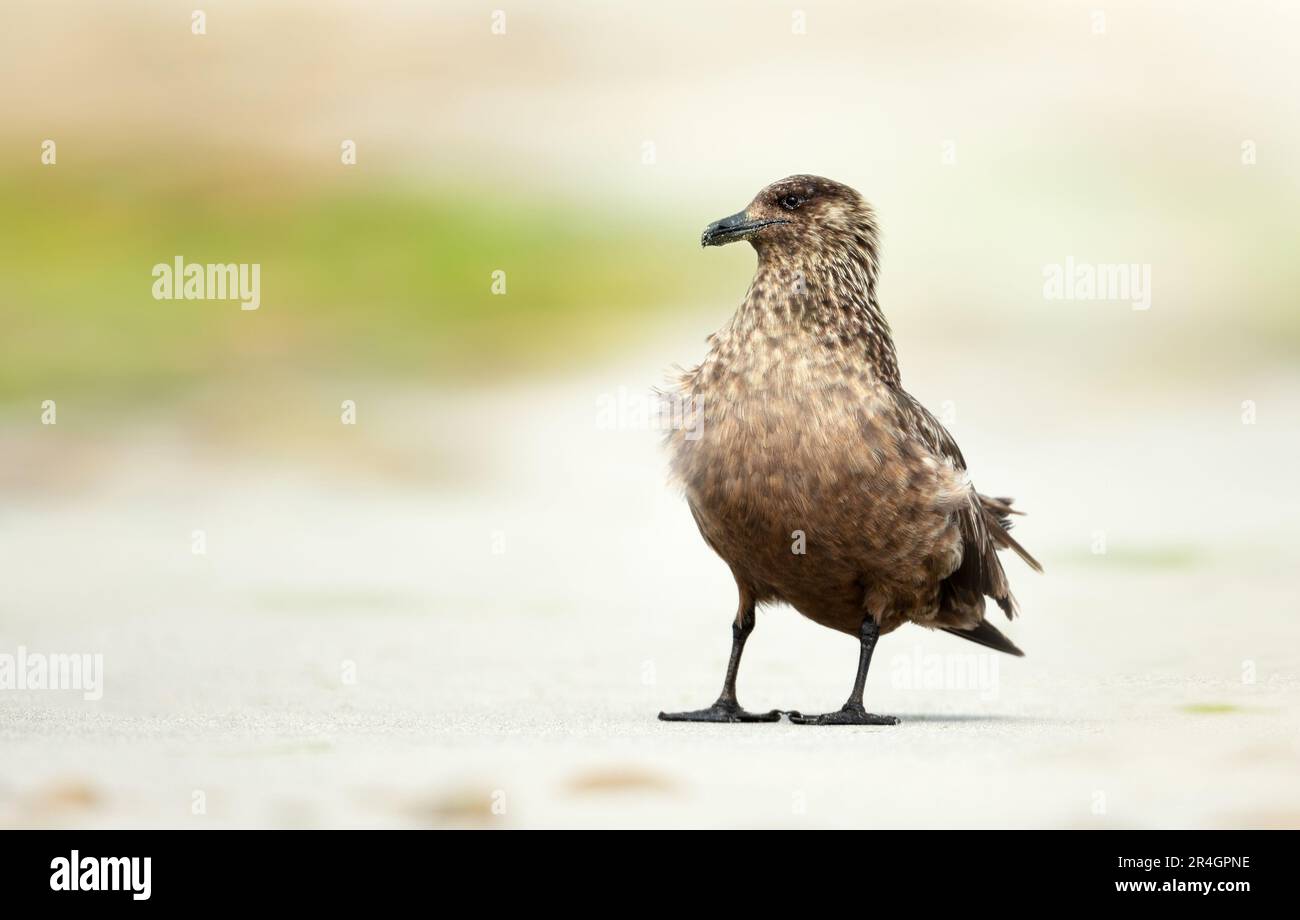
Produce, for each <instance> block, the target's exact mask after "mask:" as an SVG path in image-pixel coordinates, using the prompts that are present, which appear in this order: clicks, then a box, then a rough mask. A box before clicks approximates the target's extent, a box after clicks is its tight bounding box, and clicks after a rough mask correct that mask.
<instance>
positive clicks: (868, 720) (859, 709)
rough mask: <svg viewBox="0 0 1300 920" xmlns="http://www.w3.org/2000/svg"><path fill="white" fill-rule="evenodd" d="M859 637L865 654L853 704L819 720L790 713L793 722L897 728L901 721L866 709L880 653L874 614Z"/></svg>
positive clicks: (861, 654) (861, 656) (860, 659)
mask: <svg viewBox="0 0 1300 920" xmlns="http://www.w3.org/2000/svg"><path fill="white" fill-rule="evenodd" d="M858 637H859V639H860V640H861V642H862V648H861V651H859V653H858V675H857V677H856V678H854V680H853V692H852V693H850V694H849V700H848V702H847V703H845V704H844V708H842V709H840V710H838V711H836V712H827V713H823V714H822V715H819V716H806V715H803V714H802V713H799V712H792V713H790V721H791V722H794V723H796V724H798V725H897V724H898V720H897V719H896V718H894V717H893V716H878V715H876V714H875V713H871V712H867V710H866V708H865V707H864V706H863V705H862V691H863V690H864V689H865V688H866V686H867V671H868V669H870V667H871V653H872V652H873V651H875V649H876V640H877V639H879V638H880V627H879V626H877V625H876V621H875V620H874V619H873V618H872V616H871V614H867V615H866V616H865V617H864V618H863V619H862V627H861V629H860V630H859V631H858Z"/></svg>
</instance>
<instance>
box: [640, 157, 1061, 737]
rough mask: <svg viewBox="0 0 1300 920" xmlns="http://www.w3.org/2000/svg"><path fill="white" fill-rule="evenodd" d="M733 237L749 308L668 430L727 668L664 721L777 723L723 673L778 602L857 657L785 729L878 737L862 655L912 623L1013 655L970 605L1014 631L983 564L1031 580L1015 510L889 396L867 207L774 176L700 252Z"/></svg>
mask: <svg viewBox="0 0 1300 920" xmlns="http://www.w3.org/2000/svg"><path fill="white" fill-rule="evenodd" d="M737 240H748V241H749V242H750V244H751V245H752V246H753V247H754V249H755V250H757V252H758V268H757V271H756V272H755V274H754V280H753V282H752V283H751V284H750V286H749V293H748V294H747V295H746V296H745V300H744V302H743V303H742V304H741V305H740V308H739V309H738V310H737V311H736V314H735V316H733V317H732V319H731V322H730V323H729V324H728V325H727V326H726V327H725V328H723V329H722V330H720V331H719V332H717V333H716V334H714V335H713V336H711V337H710V338H709V345H710V347H709V353H708V356H707V357H706V358H705V359H704V363H703V364H701V365H699V366H698V367H696V368H694V369H693V370H691V371H689V372H687V373H685V374H683V375H682V376H681V378H680V380H679V381H678V382H677V386H676V387H675V389H674V390H673V392H672V393H670V394H668V395H669V396H670V397H671V398H673V399H675V400H678V401H680V403H681V405H684V406H688V407H690V409H691V411H692V413H694V414H695V415H694V417H695V418H696V420H697V421H696V423H695V424H693V425H691V426H689V429H688V428H687V427H686V426H678V427H677V428H675V429H674V430H673V431H671V432H670V433H669V436H668V441H669V446H670V451H671V453H672V463H673V472H674V475H675V478H676V479H677V480H678V481H679V482H680V483H681V485H682V487H683V488H684V490H685V493H686V498H687V501H688V503H689V504H690V508H691V514H692V515H694V517H695V522H696V524H697V525H699V529H700V533H701V534H702V535H703V536H704V540H705V542H706V543H708V544H709V546H710V547H712V548H713V549H714V551H715V552H717V554H718V555H719V556H721V557H722V559H723V560H724V561H725V562H726V563H727V565H728V566H730V567H731V571H732V574H733V575H734V576H735V579H736V587H737V589H738V590H739V594H740V603H739V607H738V609H737V611H736V618H735V622H734V623H733V624H732V645H731V661H730V663H729V664H728V665H727V674H726V679H725V683H724V684H723V687H722V695H721V696H720V697H719V698H718V701H717V702H716V703H714V704H713V705H712V706H710V707H709V708H708V709H701V710H695V711H692V712H676V713H662V712H661V713H660V714H659V718H661V719H664V720H667V721H687V722H771V721H776V720H777V719H778V718H780V711H779V710H773V711H771V712H768V713H751V712H747V711H746V710H744V709H742V708H741V707H740V704H739V703H738V702H737V700H736V672H737V669H738V668H739V666H740V656H741V654H742V653H743V651H744V648H745V640H746V639H747V638H748V637H749V634H750V632H751V631H752V630H753V628H754V620H755V613H754V611H755V608H756V607H757V605H759V604H762V603H765V602H778V601H783V602H785V603H787V604H789V605H790V606H792V607H794V608H795V610H797V611H799V612H800V613H802V614H803V615H804V616H806V617H808V618H809V619H810V620H813V621H814V622H817V623H820V624H821V625H823V626H828V627H830V628H831V629H837V630H839V631H840V632H844V633H848V634H850V635H853V636H857V637H858V639H859V642H860V644H861V648H860V653H859V656H858V670H857V677H856V679H855V680H854V683H853V691H852V693H851V694H850V695H849V699H848V702H847V703H845V704H844V707H843V708H842V709H840V710H838V711H836V712H831V713H827V714H825V715H819V716H804V715H801V714H800V713H798V712H791V713H790V719H791V721H793V722H798V723H800V724H818V725H892V724H895V723H896V722H897V721H898V720H897V719H895V718H893V717H892V716H878V715H874V714H872V713H869V712H867V711H866V709H865V707H864V706H863V703H862V693H863V688H864V686H865V684H866V679H867V671H868V669H869V667H870V665H871V653H872V650H873V649H874V648H875V645H876V640H877V639H878V638H879V637H880V636H882V635H885V634H886V633H890V632H892V631H894V630H895V629H897V628H898V627H899V626H901V625H903V624H904V623H916V624H918V625H920V626H926V627H930V628H937V629H943V630H945V631H947V632H950V633H952V634H953V635H957V636H961V637H962V638H964V639H969V640H971V641H972V642H977V643H979V644H980V645H984V646H987V647H989V648H992V649H996V650H998V651H1001V652H1007V653H1008V654H1011V655H1022V654H1023V653H1022V652H1021V651H1020V649H1018V648H1016V646H1015V645H1014V644H1013V643H1012V642H1011V640H1010V639H1008V638H1007V637H1006V636H1004V635H1003V634H1002V633H1001V632H999V631H998V629H997V627H996V626H994V625H993V624H992V623H990V622H989V621H988V620H986V619H984V598H985V597H991V598H993V600H994V601H996V602H997V605H998V606H999V607H1001V608H1002V610H1003V612H1004V613H1005V614H1006V615H1007V618H1008V619H1010V618H1011V617H1013V616H1014V615H1015V613H1016V605H1015V601H1014V600H1013V598H1012V596H1011V591H1010V589H1009V588H1008V586H1007V578H1006V574H1005V573H1004V572H1003V570H1002V564H1001V562H1000V561H999V559H998V556H997V551H998V550H1000V549H1011V550H1013V551H1014V552H1015V553H1016V554H1017V555H1018V556H1020V558H1021V559H1023V560H1024V561H1025V562H1027V563H1028V564H1029V565H1030V566H1031V567H1033V568H1034V569H1035V570H1037V571H1041V568H1040V566H1039V565H1038V563H1037V562H1036V561H1035V560H1034V559H1033V557H1032V556H1030V555H1029V553H1027V552H1026V551H1025V550H1024V549H1023V548H1022V547H1021V546H1020V545H1019V544H1018V543H1017V542H1016V541H1015V540H1013V539H1012V538H1011V536H1010V534H1009V533H1008V530H1009V529H1010V523H1009V519H1008V516H1009V515H1010V514H1013V513H1018V512H1013V511H1012V509H1011V500H1010V499H1007V498H988V497H987V496H984V495H981V494H979V493H978V492H976V491H975V489H974V487H973V486H972V485H971V483H970V480H969V479H968V477H967V474H966V461H965V460H964V459H963V457H962V454H961V451H960V450H959V449H958V447H957V444H956V442H955V441H954V440H953V439H952V436H951V435H950V434H948V432H947V431H945V430H944V427H943V426H942V425H941V424H939V422H938V420H936V419H935V417H934V416H933V415H931V414H930V413H929V412H928V411H927V410H926V409H925V407H924V406H922V405H921V404H920V403H918V402H917V401H916V400H915V399H914V398H913V397H912V396H911V395H910V394H909V393H908V392H907V391H906V390H904V389H903V386H902V383H901V382H900V379H899V373H898V360H897V357H896V355H895V353H894V342H893V338H892V337H891V334H890V330H889V323H887V322H886V321H885V317H884V314H883V313H882V312H881V310H880V305H879V303H878V301H877V299H876V280H877V277H878V276H879V262H878V258H877V254H878V248H879V238H878V234H877V229H876V219H875V213H874V212H873V211H872V209H871V206H870V205H868V204H867V202H866V201H865V200H863V198H862V196H861V195H859V194H858V193H857V192H856V191H854V190H853V189H851V188H849V187H847V186H845V185H841V184H840V183H838V182H832V181H830V180H829V179H822V178H819V177H817V176H791V177H790V178H788V179H782V180H781V181H780V182H776V183H773V184H772V185H770V186H768V187H767V188H765V189H763V190H762V191H761V192H759V193H758V196H757V197H756V198H755V199H754V200H753V201H752V202H751V203H750V205H749V207H747V208H745V210H743V211H741V212H740V213H738V214H733V215H732V216H731V217H726V218H723V219H722V220H719V221H716V222H714V223H712V224H710V225H709V226H708V228H707V229H705V231H704V235H703V237H702V238H701V241H700V242H701V244H702V245H704V246H722V245H726V244H727V243H734V242H736V241H737Z"/></svg>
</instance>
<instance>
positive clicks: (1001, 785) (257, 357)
mask: <svg viewBox="0 0 1300 920" xmlns="http://www.w3.org/2000/svg"><path fill="white" fill-rule="evenodd" d="M202 13H203V19H202V30H201V34H196V32H195V29H196V28H197V26H196V20H195V12H194V6H193V4H184V5H182V4H178V3H165V2H123V3H115V4H111V5H104V4H96V3H90V2H76V0H72V2H64V3H56V4H47V3H9V4H6V6H5V8H4V11H3V13H0V17H2V19H3V27H2V28H0V86H2V87H4V92H3V95H2V97H0V99H2V102H0V106H2V108H0V113H2V114H3V118H0V318H2V319H3V334H0V458H3V460H2V462H0V508H2V509H3V510H0V560H3V561H2V562H0V566H2V568H0V584H3V589H2V590H0V652H9V653H12V652H13V651H14V650H15V649H16V648H17V647H19V646H24V647H26V648H28V649H29V650H32V651H45V652H60V653H75V652H93V653H102V654H103V655H104V662H105V688H104V696H103V699H102V700H100V701H98V702H88V701H84V700H82V698H81V695H80V694H78V693H72V692H56V691H39V692H38V691H14V690H0V738H3V739H4V741H5V747H6V749H7V750H8V751H9V752H10V753H9V754H8V755H7V756H6V757H5V758H4V763H3V765H0V822H3V823H4V824H6V825H20V826H49V825H62V824H74V825H106V826H119V825H165V826H187V827H188V826H196V827H209V826H386V825H402V826H408V825H409V826H429V825H433V826H445V825H450V826H503V827H517V826H529V825H539V824H541V825H571V826H590V825H628V824H631V825H655V824H670V825H681V824H688V825H697V826H716V825H726V826H750V825H759V826H771V825H781V826H988V825H997V826H1069V827H1074V826H1079V827H1091V826H1161V827H1165V826H1275V825H1282V826H1294V825H1296V824H1300V795H1298V794H1297V792H1296V791H1295V788H1294V783H1293V782H1290V781H1288V778H1289V777H1294V775H1295V772H1296V770H1297V768H1300V732H1297V729H1296V726H1297V724H1300V722H1298V721H1297V718H1296V717H1297V715H1300V691H1298V689H1297V688H1298V681H1297V673H1298V672H1297V653H1296V648H1297V639H1300V627H1297V625H1296V620H1295V612H1296V597H1295V590H1294V581H1293V575H1292V573H1293V572H1294V571H1295V567H1296V564H1297V562H1300V559H1297V556H1300V552H1298V551H1297V549H1296V536H1297V533H1296V531H1297V525H1296V521H1297V512H1300V500H1298V499H1297V497H1296V494H1295V490H1294V489H1293V488H1291V487H1290V484H1289V482H1287V481H1285V479H1284V477H1285V476H1286V475H1289V473H1290V472H1291V464H1290V463H1289V460H1288V458H1290V457H1293V456H1295V453H1296V451H1297V449H1300V435H1298V433H1300V424H1297V423H1300V406H1297V396H1300V363H1298V362H1297V358H1298V357H1300V313H1298V311H1297V307H1298V306H1300V304H1298V303H1297V295H1296V291H1297V285H1298V283H1300V260H1297V259H1296V257H1295V256H1296V244H1297V241H1298V235H1297V221H1296V214H1297V211H1298V207H1300V155H1298V154H1300V118H1298V117H1297V115H1300V111H1298V107H1300V71H1297V68H1296V67H1295V64H1294V62H1295V60H1296V59H1297V57H1298V56H1300V3H1296V2H1276V0H1269V2H1257V3H1251V2H1247V3H1238V4H1227V5H1225V4H1211V3H1195V4H1184V3H1172V2H1169V3H1159V2H1148V3H1139V4H1124V5H1122V6H1120V5H1113V6H1111V7H1106V8H1103V7H1102V6H1101V5H1100V4H1098V3H1097V2H1096V0H1089V2H1087V3H1069V2H1063V3H1055V4H1051V5H1049V6H1044V5H1042V4H1033V3H1028V2H1025V3H1010V2H998V3H993V2H989V3H962V4H954V3H927V2H921V3H917V2H873V3H870V4H856V3H847V2H816V0H800V2H799V3H798V4H797V6H792V5H791V4H782V3H768V2H718V3H707V4H699V3H675V2H668V3H658V4H654V5H653V6H641V5H632V4H605V3H596V2H552V0H548V2H534V3H528V4H521V5H519V6H517V7H509V6H506V7H505V8H504V9H502V8H501V4H500V3H499V2H498V3H489V4H478V3H461V2H440V3H437V4H426V3H415V2H385V3H360V2H355V3H348V2H324V3H319V2H318V3H310V4H309V3H280V4H259V3H252V2H247V3H245V2H227V0H216V2H208V3H206V4H205V5H204V6H203V8H202ZM47 141H53V142H54V145H55V146H54V148H53V150H54V151H55V155H54V162H52V163H51V162H48V159H49V157H48V156H43V154H44V153H45V151H46V150H47V149H48V148H47V146H46V142H47ZM347 142H352V143H353V144H354V145H355V162H354V163H349V162H344V157H343V155H342V152H343V148H344V145H345V144H346V143H347ZM799 172H811V173H817V174H822V175H826V176H829V177H832V178H835V179H837V180H840V181H843V182H845V183H847V184H849V185H852V186H854V187H855V188H857V189H859V190H860V191H861V192H862V193H863V194H864V195H865V196H866V197H867V198H868V199H869V200H870V201H872V202H873V204H874V205H875V206H876V208H877V211H878V213H879V217H880V222H881V225H882V228H883V234H884V240H885V244H884V253H883V276H882V297H883V305H884V308H885V311H886V313H887V315H888V316H889V318H890V320H891V323H892V324H893V328H894V332H895V337H896V341H897V345H898V349H899V353H900V358H901V362H902V367H903V376H904V383H905V384H906V385H907V386H908V388H909V389H910V390H911V391H912V392H913V393H914V394H916V395H917V396H918V397H919V398H920V399H921V400H922V401H923V402H925V403H926V404H927V405H929V406H930V407H931V409H933V410H934V411H935V412H936V414H939V415H940V416H941V417H943V418H944V419H945V420H946V421H947V423H948V427H949V428H950V429H951V430H952V431H953V433H954V435H955V436H956V437H957V439H958V440H959V441H960V443H961V444H962V447H963V450H964V452H965V454H966V456H967V459H968V461H969V463H970V466H971V469H972V473H973V477H974V481H975V482H976V484H977V485H978V486H979V487H980V489H981V490H982V491H984V492H986V493H991V494H1009V495H1014V496H1015V497H1016V498H1017V500H1018V504H1019V505H1020V506H1022V507H1024V508H1025V509H1026V510H1027V511H1028V512H1029V517H1027V518H1026V519H1025V520H1024V522H1023V523H1021V524H1020V525H1018V526H1019V529H1018V534H1019V537H1020V539H1021V541H1022V542H1023V543H1025V544H1026V545H1027V546H1028V547H1029V548H1030V549H1031V550H1032V551H1034V552H1035V554H1036V555H1037V556H1038V557H1039V558H1040V559H1041V560H1042V561H1043V562H1044V564H1045V566H1046V568H1047V574H1046V575H1045V576H1044V577H1037V576H1034V575H1033V574H1032V573H1030V572H1028V571H1027V570H1025V569H1024V568H1023V567H1020V566H1018V564H1017V563H1015V562H1009V563H1008V565H1009V569H1010V570H1011V576H1012V580H1013V585H1014V587H1015V589H1016V593H1017V595H1018V596H1019V598H1020V601H1021V606H1022V608H1023V610H1024V616H1023V619H1022V620H1019V621H1017V622H1016V623H1014V624H1012V625H1011V626H1009V627H1008V632H1009V633H1010V634H1011V635H1012V636H1013V638H1014V639H1015V640H1016V641H1017V642H1018V644H1020V645H1021V646H1022V647H1024V648H1025V649H1026V650H1027V652H1028V653H1029V657H1027V658H1026V659H1024V660H1023V661H1021V660H1016V661H1012V660H1010V659H1002V660H1000V661H999V660H988V659H986V657H985V656H983V655H982V654H977V653H975V652H973V651H972V650H970V649H967V648H959V647H956V646H958V645H962V643H956V642H955V641H954V640H952V639H950V638H948V637H945V636H942V635H931V634H928V633H925V632H923V631H921V630H916V629H911V630H904V631H901V632H899V633H896V634H894V635H893V636H891V637H890V638H889V640H888V641H887V642H886V643H882V646H881V651H880V653H879V654H878V661H879V660H880V658H881V657H882V656H883V659H884V661H883V666H882V665H880V664H878V666H877V669H876V670H875V671H873V674H872V680H871V684H870V685H869V687H868V694H869V697H868V699H869V701H870V702H871V704H872V708H875V709H876V710H877V711H883V712H896V713H898V714H899V715H901V716H902V717H903V719H904V724H903V725H902V726H900V727H899V728H898V729H897V730H886V731H881V730H874V729H873V730H865V731H862V730H853V731H850V732H848V733H841V732H833V731H831V732H827V731H819V730H817V729H810V728H805V727H799V726H791V725H787V724H781V725H776V726H768V725H759V726H723V727H717V726H678V725H673V726H669V725H663V724H660V723H658V722H656V721H654V715H655V713H656V712H657V711H658V710H660V709H680V708H693V707H695V706H697V705H705V704H706V703H707V702H708V701H709V700H711V699H712V698H713V695H714V694H715V693H716V690H717V686H716V684H717V683H718V682H720V680H721V675H722V667H723V664H724V662H725V658H726V653H727V650H728V643H729V632H728V623H729V619H730V617H731V614H732V611H733V608H734V596H733V592H734V589H733V587H732V584H731V580H730V576H729V574H728V573H727V570H726V568H725V566H723V565H722V563H720V562H719V561H718V560H716V559H715V558H713V557H712V555H711V553H710V552H709V551H708V549H707V548H706V547H705V546H704V545H703V543H702V541H701V540H700V539H699V537H698V534H697V533H696V532H695V529H694V526H693V524H692V523H691V520H690V517H689V514H688V512H687V511H686V508H685V504H684V502H683V501H682V500H681V499H680V497H679V496H677V495H676V494H674V493H673V491H672V490H671V489H670V488H669V486H668V484H667V476H666V463H665V457H664V455H663V453H662V451H661V449H660V447H659V441H660V438H661V432H659V431H656V430H654V425H653V424H652V422H651V420H648V419H647V418H646V417H645V415H644V413H643V412H642V411H640V410H641V408H643V405H644V403H643V402H642V400H644V398H645V397H646V396H647V394H649V392H650V390H651V388H652V387H654V386H656V385H658V384H661V383H662V382H663V380H664V378H665V375H666V374H667V373H668V372H669V371H670V370H671V368H672V366H673V365H674V364H681V365H688V366H689V365H690V364H692V363H695V362H698V361H699V360H700V359H701V358H702V357H703V355H704V351H705V344H704V338H705V337H706V336H707V335H708V334H709V333H710V332H712V331H714V330H715V329H717V328H718V327H719V326H720V325H722V324H723V323H724V322H725V321H726V320H727V318H728V317H729V316H730V314H731V312H732V311H733V310H734V309H735V307H736V305H737V304H738V303H739V301H740V299H741V298H742V296H743V294H744V292H745V288H746V285H747V283H748V280H749V276H750V273H751V272H752V270H753V263H754V256H753V253H752V251H751V250H750V249H749V248H748V247H742V246H735V247H728V248H726V249H722V250H709V251H707V252H702V251H701V250H700V249H699V245H698V240H699V234H700V231H701V230H702V229H703V227H704V226H705V225H706V224H707V223H709V222H710V221H712V220H714V219H716V218H718V217H721V216H724V215H726V214H730V213H733V212H734V211H736V210H738V209H739V208H741V207H743V206H744V205H745V204H746V203H747V202H748V201H749V200H750V198H751V197H752V196H753V194H754V193H755V192H756V191H757V190H758V189H759V188H761V187H762V186H764V185H765V184H767V183H769V182H771V181H773V180H775V179H778V178H781V177H783V176H785V175H789V174H792V173H799ZM177 256H181V257H183V258H184V259H185V260H186V261H187V262H198V263H231V262H233V263H258V264H260V266H261V306H260V309H258V310H256V311H242V310H241V309H240V307H239V304H238V302H236V301H234V300H228V301H219V300H193V301H184V300H173V301H167V300H155V299H154V298H153V296H152V293H151V291H152V287H153V282H154V279H153V276H152V274H151V272H152V269H153V266H154V265H155V264H157V263H171V262H172V260H173V259H174V258H175V257H177ZM1067 259H1072V260H1073V261H1074V262H1075V263H1089V264H1108V263H1123V264H1138V265H1144V266H1149V267H1150V273H1151V306H1150V309H1149V310H1134V309H1132V307H1131V305H1130V304H1129V303H1128V302H1124V301H1120V300H1053V299H1048V298H1047V297H1045V296H1044V267H1045V266H1052V265H1059V264H1064V263H1065V262H1066V260H1067ZM503 287H504V290H503ZM47 401H53V403H54V405H55V406H56V407H57V423H56V424H47V423H45V422H47V421H48V413H47V409H46V408H45V406H46V405H47ZM345 401H351V402H352V404H353V405H355V417H356V423H355V424H343V423H342V421H341V416H342V414H343V412H344V402H345ZM611 406H612V407H615V409H614V411H613V413H612V414H611V412H610V411H609V410H610V407H611ZM196 533H201V535H202V539H201V540H198V538H196ZM196 541H197V542H196ZM198 549H201V550H202V551H198ZM855 660H856V650H855V648H854V647H853V645H852V643H851V642H850V641H849V640H847V639H845V638H843V637H839V636H837V635H833V634H831V633H829V632H827V631H825V630H822V629H820V628H818V627H815V626H814V625H812V624H810V623H807V622H804V621H802V620H800V618H799V617H798V616H797V615H796V614H794V613H793V612H791V611H788V610H773V611H771V612H768V613H765V614H763V615H761V616H760V624H759V628H758V630H757V631H756V633H755V637H754V639H753V641H752V642H751V643H750V649H749V651H748V652H747V654H746V660H745V667H744V669H743V670H742V674H741V693H742V699H743V701H744V702H745V703H746V705H748V706H749V707H750V708H754V709H760V708H773V707H778V708H786V709H794V708H801V709H804V710H805V711H809V710H811V711H818V709H819V707H820V708H821V709H825V708H830V707H832V706H835V705H838V704H839V701H840V700H841V698H842V697H843V695H844V693H845V692H846V691H847V689H848V686H849V684H850V682H851V679H852V668H853V665H854V663H855ZM936 662H937V664H936ZM967 666H970V667H971V668H972V669H974V670H978V669H980V668H984V669H985V670H984V671H981V672H980V673H985V674H990V673H991V674H992V675H993V677H992V680H993V683H992V685H990V686H986V687H981V688H980V689H978V690H972V689H971V688H970V687H969V686H964V685H962V684H961V682H960V681H959V680H957V679H956V678H955V677H954V676H953V675H954V674H956V673H958V672H961V671H962V669H964V668H966V667H967ZM936 668H937V669H938V670H937V671H936V670H935V669H936ZM945 669H946V670H945ZM939 672H944V673H946V676H940V677H939V678H937V679H935V680H930V679H929V678H926V679H924V680H922V679H919V678H920V677H924V675H928V674H932V673H939ZM756 755H757V756H756ZM884 776H887V777H889V778H890V779H889V782H890V783H891V794H890V796H889V797H888V799H887V800H883V801H882V800H881V797H880V796H879V795H877V794H875V793H874V792H873V785H874V784H876V783H879V782H881V779H882V777H884ZM1225 777H1227V778H1228V780H1227V781H1226V782H1225ZM199 802H201V803H202V808H201V809H200V808H199V806H198V805H197V804H196V803H199Z"/></svg>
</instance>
